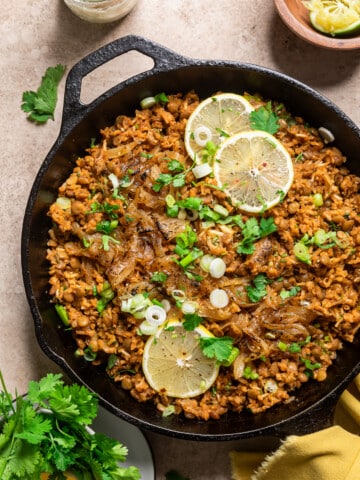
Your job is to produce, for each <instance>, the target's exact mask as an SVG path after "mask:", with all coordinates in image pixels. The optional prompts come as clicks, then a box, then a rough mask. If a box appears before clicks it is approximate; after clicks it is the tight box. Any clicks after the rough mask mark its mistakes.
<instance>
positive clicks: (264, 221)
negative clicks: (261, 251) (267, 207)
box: [236, 217, 277, 255]
mask: <svg viewBox="0 0 360 480" xmlns="http://www.w3.org/2000/svg"><path fill="white" fill-rule="evenodd" d="M239 226H240V227H241V229H242V231H241V233H242V236H243V239H242V240H241V242H240V243H239V244H238V246H237V249H236V251H237V253H240V254H241V253H244V254H246V255H250V254H252V253H254V251H255V245H254V243H255V242H256V241H257V240H259V239H260V238H263V237H266V236H268V235H270V234H271V233H274V232H276V230H277V227H276V225H275V223H274V219H273V217H268V218H264V217H263V218H261V219H260V222H259V221H258V220H257V218H255V217H250V218H249V219H248V220H246V222H245V223H243V222H241V223H240V225H239Z"/></svg>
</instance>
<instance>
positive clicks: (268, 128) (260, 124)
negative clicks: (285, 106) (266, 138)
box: [250, 102, 279, 135]
mask: <svg viewBox="0 0 360 480" xmlns="http://www.w3.org/2000/svg"><path fill="white" fill-rule="evenodd" d="M250 124H251V128H253V129H254V130H263V131H265V132H268V133H270V134H271V135H273V134H274V133H276V132H277V131H278V130H279V119H278V116H277V115H276V113H274V112H273V111H272V107H271V102H268V103H267V104H266V105H265V106H262V107H260V108H258V109H256V110H254V111H252V112H251V113H250Z"/></svg>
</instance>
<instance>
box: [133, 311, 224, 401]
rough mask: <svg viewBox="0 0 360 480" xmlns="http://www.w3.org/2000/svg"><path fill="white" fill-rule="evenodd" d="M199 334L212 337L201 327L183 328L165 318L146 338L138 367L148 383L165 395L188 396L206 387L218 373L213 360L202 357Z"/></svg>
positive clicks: (217, 367)
mask: <svg viewBox="0 0 360 480" xmlns="http://www.w3.org/2000/svg"><path fill="white" fill-rule="evenodd" d="M200 337H213V335H212V334H211V332H209V331H208V330H207V329H206V328H205V327H203V326H201V325H200V326H199V327H197V328H195V330H192V331H187V330H185V329H184V327H183V326H182V323H181V322H179V321H176V320H173V321H169V322H167V324H166V325H165V326H164V327H161V328H159V330H158V332H157V333H156V335H152V336H151V337H149V338H148V340H147V342H146V344H145V348H144V353H143V360H142V368H143V372H144V375H145V378H146V380H147V382H148V383H149V385H150V386H151V387H152V388H153V389H154V390H156V391H157V392H159V393H163V394H164V395H168V396H169V397H177V398H191V397H196V396H197V395H200V394H202V393H204V392H206V390H208V389H209V388H210V387H211V385H212V384H213V383H214V382H215V380H216V377H217V376H218V373H219V365H218V363H217V361H216V359H213V358H208V357H206V356H205V355H204V354H203V352H202V350H201V348H200V345H199V338H200Z"/></svg>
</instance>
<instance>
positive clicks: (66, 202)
mask: <svg viewBox="0 0 360 480" xmlns="http://www.w3.org/2000/svg"><path fill="white" fill-rule="evenodd" d="M55 203H56V205H58V206H59V207H60V208H62V209H63V210H69V209H70V208H71V200H70V198H67V197H58V198H57V199H56V202H55Z"/></svg>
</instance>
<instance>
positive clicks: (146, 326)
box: [139, 320, 158, 335]
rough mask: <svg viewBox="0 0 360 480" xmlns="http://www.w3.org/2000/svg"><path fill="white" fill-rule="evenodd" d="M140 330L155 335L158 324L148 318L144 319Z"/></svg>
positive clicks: (145, 333) (144, 333)
mask: <svg viewBox="0 0 360 480" xmlns="http://www.w3.org/2000/svg"><path fill="white" fill-rule="evenodd" d="M139 330H140V332H141V333H142V334H143V335H155V334H156V332H157V330H158V327H157V326H156V325H152V324H151V323H149V322H148V321H147V320H144V321H143V322H141V324H140V327H139Z"/></svg>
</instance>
